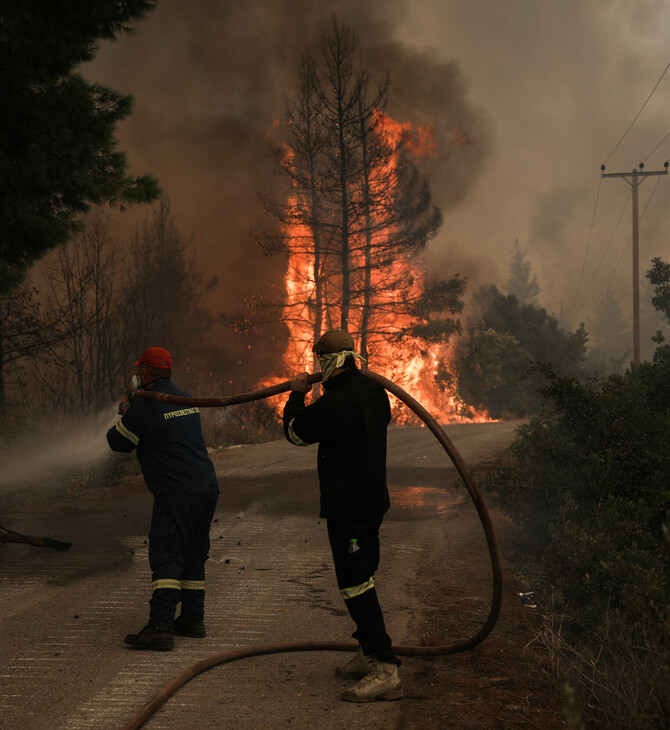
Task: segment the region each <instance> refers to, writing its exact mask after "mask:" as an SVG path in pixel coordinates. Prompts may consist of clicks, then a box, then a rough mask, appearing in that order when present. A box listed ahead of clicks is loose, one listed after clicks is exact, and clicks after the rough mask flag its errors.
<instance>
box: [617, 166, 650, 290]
mask: <svg viewBox="0 0 670 730" xmlns="http://www.w3.org/2000/svg"><path fill="white" fill-rule="evenodd" d="M660 182H661V178H660V177H659V178H658V180H656V183H655V184H654V187H653V189H652V191H651V194H650V195H649V198H648V200H647V202H646V204H645V206H644V210H643V211H642V215H641V216H640V220H643V219H644V214H645V213H646V212H647V208H648V207H649V203H651V199H652V198H653V197H654V193H655V192H656V188H657V187H658V184H659V183H660ZM631 195H632V193H629V194H628V198H630V196H631ZM628 198H627V199H626V202H628ZM632 241H633V239H632V238H629V239H628V242H627V243H626V247H625V248H624V250H623V251H622V252H621V256H619V260H618V261H617V262H616V264H615V265H614V268H613V269H612V273H611V274H610V275H609V278H608V279H607V281H606V282H605V286H607V285H608V284H609V283H610V279H611V278H612V277H613V276H614V274H615V272H616V270H617V269H618V268H619V264H620V263H621V260H622V259H623V257H624V256H625V255H626V252H627V251H628V249H629V248H630V244H631V243H632Z"/></svg>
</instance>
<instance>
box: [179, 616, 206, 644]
mask: <svg viewBox="0 0 670 730" xmlns="http://www.w3.org/2000/svg"><path fill="white" fill-rule="evenodd" d="M174 634H175V636H188V637H190V638H191V639H204V638H205V636H207V631H205V622H204V621H203V620H202V619H188V618H186V619H185V618H184V617H183V616H178V617H177V618H176V619H175V622H174Z"/></svg>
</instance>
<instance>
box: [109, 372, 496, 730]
mask: <svg viewBox="0 0 670 730" xmlns="http://www.w3.org/2000/svg"><path fill="white" fill-rule="evenodd" d="M364 372H365V375H367V377H369V378H370V379H371V380H374V381H375V382H376V383H378V384H379V385H381V386H382V387H384V388H386V390H388V391H389V392H390V393H392V394H393V395H394V396H396V398H398V399H399V400H401V401H402V402H403V403H404V404H405V405H406V406H408V407H409V408H410V409H411V410H412V411H413V412H414V413H415V414H416V415H417V416H418V417H419V418H420V419H421V420H422V421H423V423H424V424H425V425H426V426H427V427H428V428H429V429H430V431H431V432H432V433H433V435H434V436H435V438H436V439H437V440H438V441H439V442H440V444H441V445H442V448H443V449H444V450H445V451H446V452H447V454H448V455H449V458H450V459H451V461H452V463H453V465H454V466H455V467H456V470H457V471H458V474H459V476H460V477H461V479H462V480H463V483H464V484H465V486H466V488H467V490H468V492H469V494H470V497H471V498H472V501H473V502H474V504H475V508H476V509H477V514H478V515H479V519H480V522H481V524H482V527H483V529H484V534H485V536H486V543H487V545H488V551H489V557H490V559H491V569H492V573H493V594H492V597H491V606H490V608H489V613H488V616H487V617H486V621H485V622H484V625H483V626H482V627H481V628H480V629H479V631H478V632H477V633H476V634H474V635H473V636H471V637H470V638H469V639H465V640H464V641H459V642H456V643H454V644H445V645H442V646H396V645H394V646H393V647H392V649H393V651H394V652H395V653H396V654H398V655H399V656H415V657H420V656H422V657H431V656H444V655H446V654H456V653H458V652H461V651H466V650H467V649H472V648H473V647H475V646H477V644H480V643H481V642H482V641H484V639H485V638H486V637H487V636H488V635H489V634H490V633H491V631H492V630H493V627H494V626H495V624H496V621H497V620H498V616H499V615H500V607H501V604H502V587H503V575H502V564H501V560H500V551H499V549H498V543H497V540H496V536H495V532H494V530H493V524H492V522H491V518H490V516H489V513H488V510H487V508H486V505H485V503H484V500H483V498H482V496H481V493H480V492H479V489H478V488H477V486H476V484H475V481H474V479H473V477H472V474H470V471H469V470H468V468H467V466H466V465H465V462H464V461H463V458H462V457H461V455H460V454H459V453H458V451H457V450H456V447H455V446H454V445H453V443H452V442H451V440H450V439H449V437H448V436H447V434H446V433H445V432H444V430H443V429H442V427H441V426H440V425H439V423H438V422H437V421H436V420H435V419H434V418H433V416H431V415H430V413H428V411H427V410H426V409H425V408H424V407H423V406H422V405H421V404H420V403H419V402H418V401H416V400H415V399H414V398H412V396H411V395H409V393H407V392H405V391H404V390H403V389H402V388H401V387H400V386H398V385H396V384H395V383H394V382H392V381H391V380H388V379H387V378H385V377H383V376H382V375H379V374H377V373H374V372H372V371H371V370H364ZM320 380H321V373H313V374H312V375H310V376H309V382H310V383H318V382H319V381H320ZM290 389H291V382H290V381H288V380H287V381H286V382H283V383H278V384H277V385H272V386H270V387H267V388H259V389H258V390H254V391H251V392H249V393H241V394H238V395H231V396H223V397H221V398H188V397H186V396H176V395H168V394H167V393H156V392H154V391H151V390H139V391H137V392H136V393H135V394H134V395H133V398H145V399H149V400H158V401H163V402H165V403H172V404H174V405H181V406H188V407H198V408H216V407H225V406H231V405H237V404H239V403H248V402H250V401H254V400H261V399H262V398H270V397H272V396H274V395H279V394H280V393H285V392H286V391H288V390H290ZM357 649H358V644H355V643H353V642H340V641H286V642H281V643H276V644H256V645H254V646H246V647H242V648H240V649H233V650H231V651H226V652H223V653H222V654H214V655H212V656H210V657H207V658H206V659H202V660H201V661H199V662H197V663H196V664H193V665H192V666H191V667H189V668H188V669H186V670H185V671H184V672H182V673H181V674H180V675H179V676H177V677H175V678H174V679H173V680H172V681H171V682H170V683H169V684H167V685H165V687H163V688H162V689H161V690H160V691H159V692H158V693H157V694H155V695H154V696H153V697H152V698H151V700H149V702H147V704H146V705H144V707H143V708H142V709H141V710H140V711H139V712H138V713H137V715H135V717H133V718H132V719H131V720H130V721H129V722H128V723H127V724H125V725H124V726H123V728H122V730H136V729H137V728H140V727H142V725H144V723H145V722H146V721H147V720H148V719H149V718H150V717H151V716H152V715H153V714H154V712H156V710H157V709H158V708H159V707H160V706H161V705H162V704H163V703H164V702H165V701H166V700H167V699H169V698H170V697H171V696H172V695H173V694H174V693H175V692H176V691H177V690H178V689H179V688H180V687H182V686H183V685H184V684H186V682H188V681H189V680H190V679H193V677H195V676H197V675H198V674H201V673H202V672H205V671H207V670H208V669H211V668H212V667H216V666H218V665H220V664H226V663H228V662H232V661H235V660H236V659H243V658H245V657H250V656H259V655H261V654H279V653H283V652H290V651H356V650H357Z"/></svg>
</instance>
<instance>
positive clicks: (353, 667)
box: [335, 646, 374, 679]
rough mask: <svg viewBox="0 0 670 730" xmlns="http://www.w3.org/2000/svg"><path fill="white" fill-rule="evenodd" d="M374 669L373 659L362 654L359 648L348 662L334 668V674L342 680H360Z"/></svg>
mask: <svg viewBox="0 0 670 730" xmlns="http://www.w3.org/2000/svg"><path fill="white" fill-rule="evenodd" d="M373 669H374V659H373V658H372V657H371V656H367V654H364V653H363V649H362V648H361V647H360V646H359V647H358V653H357V654H356V655H355V656H353V657H351V659H349V661H348V662H345V663H344V664H342V665H340V666H339V667H336V669H335V674H336V676H338V677H342V679H361V678H362V677H365V676H366V675H367V674H370V672H371V671H372V670H373Z"/></svg>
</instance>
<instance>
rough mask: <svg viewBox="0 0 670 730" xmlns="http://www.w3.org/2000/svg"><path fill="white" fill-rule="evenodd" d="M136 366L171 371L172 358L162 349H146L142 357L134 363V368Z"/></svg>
mask: <svg viewBox="0 0 670 730" xmlns="http://www.w3.org/2000/svg"><path fill="white" fill-rule="evenodd" d="M138 365H146V366H147V367H151V368H163V369H164V370H172V356H171V355H170V353H169V352H168V351H167V350H166V349H165V348H164V347H147V349H146V350H145V351H144V352H143V353H142V357H140V359H139V360H138V361H137V362H136V363H135V367H137V366H138Z"/></svg>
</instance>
